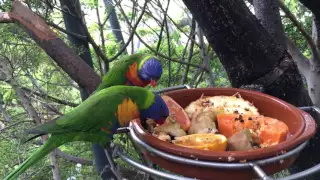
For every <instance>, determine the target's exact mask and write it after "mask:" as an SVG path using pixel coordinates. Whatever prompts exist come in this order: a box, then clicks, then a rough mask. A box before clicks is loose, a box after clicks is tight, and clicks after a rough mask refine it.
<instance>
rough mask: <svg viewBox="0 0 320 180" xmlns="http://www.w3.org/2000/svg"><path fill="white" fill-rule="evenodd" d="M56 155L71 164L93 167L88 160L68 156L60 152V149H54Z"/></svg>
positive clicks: (91, 162)
mask: <svg viewBox="0 0 320 180" xmlns="http://www.w3.org/2000/svg"><path fill="white" fill-rule="evenodd" d="M56 153H57V155H58V156H59V157H61V158H63V159H65V160H67V161H70V162H73V163H79V164H82V165H90V166H91V165H93V161H91V160H88V159H84V158H79V157H76V156H72V155H70V154H67V153H65V152H62V151H61V150H60V149H58V148H57V149H56Z"/></svg>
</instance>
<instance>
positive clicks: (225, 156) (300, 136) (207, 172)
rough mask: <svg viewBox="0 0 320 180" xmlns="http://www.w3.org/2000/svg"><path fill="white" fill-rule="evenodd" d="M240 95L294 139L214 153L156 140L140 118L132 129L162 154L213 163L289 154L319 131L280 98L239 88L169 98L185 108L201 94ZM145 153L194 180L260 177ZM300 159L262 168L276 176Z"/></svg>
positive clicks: (183, 92) (182, 92) (175, 94)
mask: <svg viewBox="0 0 320 180" xmlns="http://www.w3.org/2000/svg"><path fill="white" fill-rule="evenodd" d="M237 92H239V93H240V95H241V97H242V98H243V99H245V100H248V101H250V102H251V103H253V104H254V106H256V107H257V108H258V110H259V113H260V114H262V115H265V116H269V117H272V118H276V119H278V120H281V121H283V122H284V123H286V124H287V126H288V127H289V132H290V134H291V136H290V137H289V138H287V140H286V141H284V142H281V143H279V144H278V145H275V146H271V147H267V148H263V149H255V150H248V151H232V152H231V151H229V152H228V151H225V152H212V151H204V150H197V149H190V148H185V147H182V146H177V145H174V144H171V143H168V142H165V141H161V140H159V139H157V138H156V137H153V136H152V135H151V134H150V133H149V132H147V131H146V130H145V129H144V128H143V127H142V126H141V124H140V120H139V119H135V120H133V122H132V127H133V129H134V130H135V132H136V134H137V135H138V137H139V138H140V139H141V140H142V141H144V142H145V143H147V144H149V145H150V146H153V147H154V148H156V149H159V150H161V151H164V152H167V153H170V154H173V155H177V156H182V157H186V158H191V159H199V160H206V161H213V162H218V161H220V162H239V161H251V160H259V159H265V158H268V157H272V156H277V155H279V154H281V153H283V152H285V151H288V150H290V149H292V148H295V147H296V146H298V145H299V144H301V143H302V142H305V141H306V140H309V139H310V138H311V137H312V136H313V135H314V134H315V131H316V124H315V121H314V119H313V118H312V117H311V116H310V115H309V114H308V113H306V112H304V111H301V110H299V109H298V108H296V107H294V106H293V105H291V104H289V103H286V102H284V101H282V100H280V99H278V98H275V97H272V96H269V95H266V94H263V93H259V92H255V91H249V90H243V89H236V88H197V89H184V90H175V91H171V92H168V93H165V95H167V96H169V97H171V98H172V99H174V100H175V101H176V102H177V103H178V104H179V105H180V106H181V107H183V108H185V107H186V106H187V105H189V103H191V102H192V101H194V100H197V99H198V98H200V97H201V95H202V94H203V95H205V96H217V95H227V96H232V95H234V94H235V93H237ZM144 154H145V155H146V156H147V158H149V159H150V160H151V161H153V162H154V163H155V164H158V165H159V166H160V167H162V168H165V169H167V170H169V171H171V172H175V173H179V174H181V175H184V176H187V177H194V178H199V179H213V177H214V179H224V180H227V179H237V180H242V179H243V180H250V179H254V178H257V177H256V175H255V173H254V171H253V170H251V169H242V170H229V169H220V168H219V169H216V168H204V167H195V166H190V165H187V164H178V163H176V162H171V161H169V160H166V159H163V158H161V157H158V156H152V155H150V153H149V152H147V151H144ZM296 158H297V156H291V157H289V158H287V159H285V160H284V161H282V162H281V163H280V162H279V163H274V164H270V165H266V166H261V168H262V169H263V170H264V171H265V172H266V173H268V174H273V173H276V172H278V171H281V170H282V169H285V168H288V167H289V166H290V165H292V163H293V162H294V161H295V159H296Z"/></svg>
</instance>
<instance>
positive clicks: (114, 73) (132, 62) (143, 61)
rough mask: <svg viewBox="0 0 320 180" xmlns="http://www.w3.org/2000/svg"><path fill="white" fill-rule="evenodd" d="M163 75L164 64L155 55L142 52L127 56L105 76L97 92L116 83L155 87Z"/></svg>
mask: <svg viewBox="0 0 320 180" xmlns="http://www.w3.org/2000/svg"><path fill="white" fill-rule="evenodd" d="M161 75H162V65H161V63H160V61H159V60H158V59H157V58H156V57H155V56H151V55H148V54H141V53H137V54H133V55H130V56H125V57H124V58H122V59H120V60H118V62H117V63H116V64H115V65H114V66H113V67H112V68H111V69H110V70H109V71H108V72H107V73H106V74H105V75H104V76H103V78H102V83H101V84H100V85H99V86H98V88H97V89H96V91H95V92H97V91H99V90H101V89H104V88H107V87H110V86H115V85H128V86H140V87H145V86H147V85H149V84H151V85H152V86H153V87H155V86H156V85H157V81H158V80H159V79H160V77H161Z"/></svg>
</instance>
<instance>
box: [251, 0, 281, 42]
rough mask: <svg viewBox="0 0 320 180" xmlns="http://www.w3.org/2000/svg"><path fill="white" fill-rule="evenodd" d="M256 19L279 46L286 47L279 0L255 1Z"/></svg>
mask: <svg viewBox="0 0 320 180" xmlns="http://www.w3.org/2000/svg"><path fill="white" fill-rule="evenodd" d="M253 6H254V11H255V15H256V17H257V18H258V19H259V20H260V22H261V24H262V26H263V27H264V28H265V29H266V30H267V31H268V33H269V35H270V36H271V37H273V38H274V39H275V41H276V43H278V45H279V46H284V47H285V46H286V44H285V42H286V41H285V34H284V29H283V26H282V21H281V17H280V11H279V0H268V1H265V0H253Z"/></svg>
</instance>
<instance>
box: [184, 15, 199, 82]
mask: <svg viewBox="0 0 320 180" xmlns="http://www.w3.org/2000/svg"><path fill="white" fill-rule="evenodd" d="M195 30H196V20H195V19H194V18H192V25H191V31H190V36H191V39H193V41H191V44H190V48H189V54H188V58H187V62H188V63H190V62H191V59H192V54H193V47H194V42H195V39H196V38H195V36H196V35H195ZM190 36H189V37H190ZM189 68H190V66H189V65H187V67H186V70H185V72H184V75H183V77H182V82H181V84H185V83H186V82H187V79H188V78H187V77H188V73H189Z"/></svg>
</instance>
